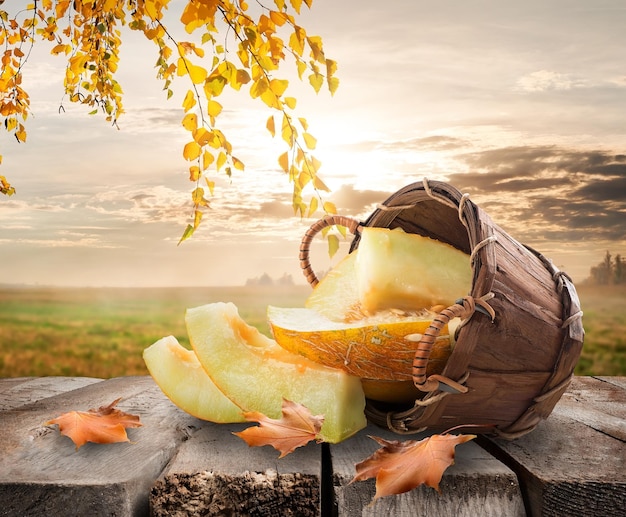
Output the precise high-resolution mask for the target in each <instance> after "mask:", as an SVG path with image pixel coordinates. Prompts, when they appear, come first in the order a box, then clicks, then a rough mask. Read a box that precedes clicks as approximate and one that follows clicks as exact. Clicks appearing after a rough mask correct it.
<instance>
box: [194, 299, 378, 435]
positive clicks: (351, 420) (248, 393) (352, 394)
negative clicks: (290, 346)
mask: <svg viewBox="0 0 626 517" xmlns="http://www.w3.org/2000/svg"><path fill="white" fill-rule="evenodd" d="M185 322H186V324H187V332H188V334H189V340H190V341H191V345H192V346H193V349H194V351H195V353H196V356H197V357H198V360H199V361H200V363H201V364H202V366H203V367H204V369H205V371H206V372H207V373H208V374H209V376H210V377H211V379H212V380H213V382H214V383H215V384H216V385H217V386H218V387H219V388H220V390H221V391H222V392H223V393H224V394H226V395H227V396H228V398H229V399H231V400H232V401H233V402H234V403H235V404H236V405H238V406H239V407H240V408H241V409H243V410H246V411H259V412H261V413H263V414H264V415H266V416H268V417H270V418H279V417H280V416H281V407H282V401H283V399H288V400H291V401H293V402H298V403H300V404H303V405H304V406H306V407H307V408H308V409H309V410H310V411H311V412H312V413H313V414H314V415H317V414H321V415H324V423H323V425H322V429H321V432H320V435H321V436H322V438H323V439H324V441H327V442H330V443H337V442H340V441H342V440H345V439H346V438H348V437H350V436H352V435H353V434H355V433H356V432H357V431H359V430H360V429H362V428H363V427H365V425H366V419H365V414H364V408H365V396H364V394H363V389H362V387H361V381H360V380H359V379H358V378H357V377H354V376H352V375H348V374H347V373H345V372H344V371H342V370H338V369H334V368H329V367H327V366H323V365H321V364H319V363H316V362H313V361H310V360H309V359H306V358H305V357H302V356H300V355H296V354H293V353H291V352H288V351H287V350H285V349H284V348H282V347H280V346H279V345H278V344H277V343H276V341H274V340H273V339H270V338H268V337H266V336H264V335H263V334H261V333H260V332H259V331H258V330H257V329H256V328H254V327H251V326H250V325H248V324H246V322H245V321H243V320H242V319H241V317H240V316H239V313H238V311H237V307H236V306H235V305H234V304H232V303H221V302H220V303H211V304H208V305H203V306H200V307H196V308H193V309H188V310H187V313H186V315H185Z"/></svg>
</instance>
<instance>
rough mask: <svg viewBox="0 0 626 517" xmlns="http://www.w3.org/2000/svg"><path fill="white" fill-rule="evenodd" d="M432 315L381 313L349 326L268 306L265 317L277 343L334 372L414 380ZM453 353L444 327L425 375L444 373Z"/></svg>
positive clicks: (300, 311) (305, 312) (306, 312)
mask: <svg viewBox="0 0 626 517" xmlns="http://www.w3.org/2000/svg"><path fill="white" fill-rule="evenodd" d="M434 316H435V314H434V313H431V312H428V311H423V312H421V313H419V314H415V315H403V314H401V313H399V312H398V311H382V312H379V313H377V315H376V316H372V317H370V318H363V319H360V320H357V321H351V322H349V323H343V322H337V321H332V320H329V319H328V318H326V317H325V316H323V315H321V314H319V313H318V312H317V311H315V310H313V309H306V308H279V307H273V306H269V307H268V310H267V319H268V322H269V324H270V327H271V329H272V333H273V335H274V339H275V340H276V342H277V343H278V344H279V345H280V346H281V347H283V348H284V349H286V350H289V351H290V352H293V353H296V354H300V355H302V356H304V357H307V358H308V359H311V360H312V361H315V362H317V363H320V364H324V365H326V366H330V367H332V368H340V369H342V370H344V371H346V372H348V373H350V374H351V375H355V376H357V377H360V378H367V379H384V380H394V381H399V380H411V370H412V365H413V358H414V356H415V350H416V349H417V341H419V335H421V334H423V333H424V331H425V330H426V329H427V328H428V326H429V325H430V323H431V322H432V319H433V317H434ZM451 353H452V343H451V340H450V336H449V335H448V326H447V325H446V326H445V327H444V328H443V329H442V331H441V333H440V334H439V337H438V339H437V340H436V341H435V345H434V346H433V349H432V351H431V355H430V360H429V362H428V370H427V374H428V375H431V374H434V373H441V371H442V370H443V368H444V366H445V364H446V362H447V360H448V357H449V356H450V354H451Z"/></svg>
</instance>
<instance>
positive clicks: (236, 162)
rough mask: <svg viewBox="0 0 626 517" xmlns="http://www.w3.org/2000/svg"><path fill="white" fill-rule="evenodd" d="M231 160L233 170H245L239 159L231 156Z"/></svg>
mask: <svg viewBox="0 0 626 517" xmlns="http://www.w3.org/2000/svg"><path fill="white" fill-rule="evenodd" d="M232 160H233V166H234V167H235V169H237V170H239V171H243V170H244V169H245V165H244V164H243V162H242V161H241V160H240V159H239V158H235V157H234V156H233V157H232Z"/></svg>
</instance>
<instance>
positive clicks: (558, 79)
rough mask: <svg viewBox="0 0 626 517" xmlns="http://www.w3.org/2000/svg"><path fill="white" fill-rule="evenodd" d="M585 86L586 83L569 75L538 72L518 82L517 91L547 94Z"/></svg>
mask: <svg viewBox="0 0 626 517" xmlns="http://www.w3.org/2000/svg"><path fill="white" fill-rule="evenodd" d="M581 86H585V82H584V81H583V80H581V79H576V78H574V77H572V76H570V75H569V74H562V73H559V72H554V71H552V70H538V71H536V72H532V73H530V74H527V75H525V76H523V77H520V78H519V79H518V80H517V84H516V88H515V89H516V90H518V91H523V92H545V91H550V90H571V89H572V88H578V87H581Z"/></svg>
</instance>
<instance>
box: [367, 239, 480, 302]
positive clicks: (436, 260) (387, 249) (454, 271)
mask: <svg viewBox="0 0 626 517" xmlns="http://www.w3.org/2000/svg"><path fill="white" fill-rule="evenodd" d="M355 272H356V273H355V276H356V281H357V291H358V298H359V302H360V304H361V308H362V310H363V311H364V312H365V313H366V314H367V313H369V314H373V313H375V312H376V311H379V310H382V309H388V308H394V309H404V310H415V309H419V308H429V307H432V306H435V305H444V306H449V305H452V304H454V302H455V301H456V300H457V299H459V298H462V297H463V296H466V295H467V294H468V293H469V291H470V290H471V286H472V276H473V273H472V268H471V264H470V258H469V255H468V254H466V253H464V252H462V251H460V250H458V249H456V248H454V247H453V246H450V245H449V244H446V243H443V242H440V241H437V240H435V239H431V238H429V237H424V236H421V235H416V234H412V233H405V232H404V231H403V230H402V229H400V228H396V229H394V230H389V229H387V228H375V227H365V228H363V230H362V233H361V240H360V241H359V247H358V254H357V256H356V261H355Z"/></svg>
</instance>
